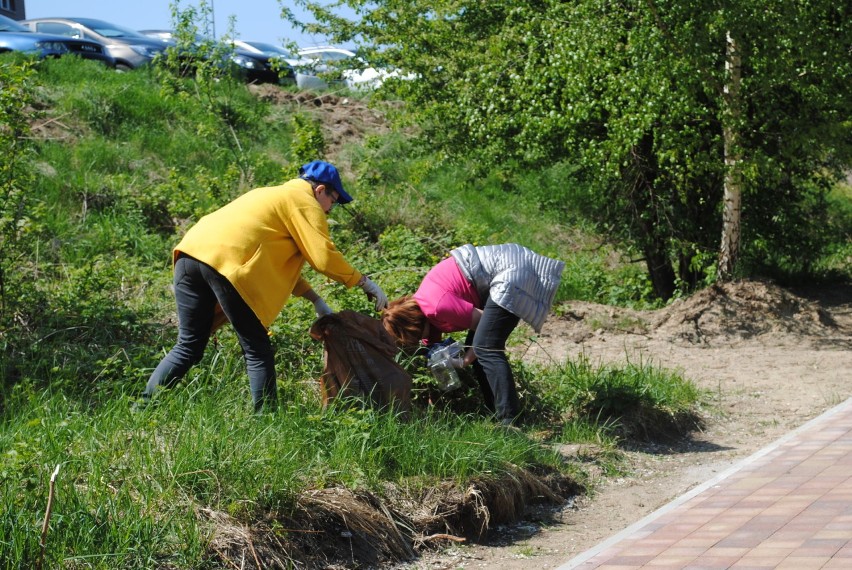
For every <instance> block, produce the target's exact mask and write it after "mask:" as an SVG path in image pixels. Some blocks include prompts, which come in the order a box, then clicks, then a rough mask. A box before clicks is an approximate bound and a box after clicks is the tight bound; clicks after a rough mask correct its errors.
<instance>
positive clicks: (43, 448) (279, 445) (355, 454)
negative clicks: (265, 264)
mask: <svg viewBox="0 0 852 570" xmlns="http://www.w3.org/2000/svg"><path fill="white" fill-rule="evenodd" d="M225 360H226V361H225V362H221V361H220V362H218V363H216V364H219V365H220V367H219V368H214V369H211V370H204V371H202V370H199V371H197V375H196V376H195V377H194V378H193V379H191V380H190V381H189V382H186V383H185V384H183V385H181V386H180V387H178V388H175V389H173V390H171V391H169V392H168V393H164V394H162V397H160V398H159V399H158V400H156V403H155V404H154V405H151V406H149V407H147V408H145V409H143V410H142V411H138V412H131V406H130V404H131V402H132V398H130V397H127V396H121V395H117V394H115V393H114V392H113V393H109V394H107V393H106V392H105V393H104V394H103V395H102V396H92V397H90V398H87V399H76V400H75V399H71V398H69V397H68V396H66V395H65V394H64V393H62V392H58V391H53V390H46V391H43V392H40V393H35V392H31V391H26V390H19V391H17V392H16V394H15V396H14V397H13V401H11V402H9V406H8V407H7V411H6V413H5V414H4V417H3V429H2V431H0V447H2V449H4V450H6V451H5V452H4V454H3V456H2V461H0V487H2V497H3V503H2V510H0V529H2V533H0V534H2V536H3V537H5V538H4V539H3V540H2V541H0V559H2V560H4V561H5V562H6V563H7V564H9V565H10V566H9V567H25V566H30V565H32V564H33V562H34V558H33V557H34V556H35V553H37V552H38V551H39V549H38V547H37V537H38V535H39V528H40V524H41V521H42V516H43V512H44V508H45V505H46V496H47V495H46V493H47V488H48V486H47V480H48V477H49V476H50V473H51V472H52V471H53V469H54V467H55V466H56V465H59V466H60V470H59V476H58V478H57V487H56V502H55V504H54V508H53V517H52V523H51V529H50V535H49V539H48V546H49V547H48V561H50V563H49V564H47V567H57V566H61V565H67V564H69V563H71V562H72V561H73V560H74V559H75V556H78V555H80V556H82V555H85V557H86V560H87V563H89V564H91V565H92V567H95V568H114V567H117V566H120V567H132V568H144V567H150V565H151V564H153V563H154V561H156V560H163V559H169V560H170V561H171V563H173V564H176V565H177V566H178V567H192V566H194V565H196V564H198V563H199V561H200V557H201V556H202V554H203V552H204V549H205V541H204V537H205V536H206V535H207V533H208V531H209V529H207V528H204V526H203V523H201V522H199V519H198V518H197V517H196V516H195V514H194V513H195V509H196V508H200V507H206V508H210V509H213V510H217V511H224V512H227V513H229V514H230V515H232V516H235V517H237V519H238V520H241V521H244V522H250V521H252V520H255V519H257V518H261V517H262V516H263V513H267V512H280V511H286V510H287V509H288V508H290V507H291V506H292V504H293V502H294V500H295V497H296V495H297V494H298V493H299V492H302V491H304V490H306V489H314V488H324V487H327V486H333V485H341V486H346V487H350V488H353V489H363V488H366V489H370V490H373V491H380V490H381V485H382V484H383V483H385V482H392V483H396V484H399V485H400V486H409V487H412V488H413V489H416V488H423V487H429V486H432V485H434V484H435V483H436V482H437V481H440V480H446V479H451V480H458V481H466V480H469V479H470V478H473V477H478V476H482V475H483V474H486V473H487V474H491V475H494V476H497V475H499V474H500V473H501V472H506V471H507V470H509V469H510V467H521V468H523V467H527V466H531V465H550V466H552V467H555V466H556V465H558V459H557V457H556V455H555V454H554V453H553V452H552V451H548V450H547V449H546V448H545V447H542V446H541V445H539V444H538V443H536V442H534V441H532V440H530V439H528V438H527V437H524V436H523V435H521V434H505V433H498V432H497V430H498V428H497V427H495V426H494V425H492V424H491V423H490V422H488V421H485V420H483V419H472V418H469V417H456V416H451V415H443V414H434V413H429V412H423V413H421V414H420V415H419V416H418V417H417V419H416V421H410V422H400V420H399V418H398V417H395V416H393V415H392V414H384V413H377V412H374V411H370V410H364V409H362V408H361V407H360V406H347V405H345V404H341V405H339V406H336V407H334V408H333V409H330V410H327V411H325V412H323V411H321V410H320V409H319V407H318V406H317V404H316V402H314V403H313V404H311V403H305V402H293V403H291V404H289V405H286V404H285V405H284V406H283V407H282V408H281V409H280V410H278V411H277V412H275V413H271V414H266V415H260V416H258V415H255V414H254V413H252V412H251V411H250V409H249V406H248V405H247V390H246V387H245V386H244V385H243V384H244V380H243V379H242V378H241V377H240V374H239V372H238V370H237V369H238V368H239V367H240V365H241V363H240V362H238V361H230V362H228V361H227V359H225ZM222 367H223V368H224V370H223V369H222ZM178 553H179V559H177V560H176V559H174V556H175V555H177V554H178ZM78 562H79V561H78Z"/></svg>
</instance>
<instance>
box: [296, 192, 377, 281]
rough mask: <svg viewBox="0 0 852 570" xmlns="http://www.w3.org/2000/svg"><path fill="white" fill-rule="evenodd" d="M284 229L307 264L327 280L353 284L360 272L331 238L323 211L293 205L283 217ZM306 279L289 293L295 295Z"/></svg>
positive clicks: (301, 279)
mask: <svg viewBox="0 0 852 570" xmlns="http://www.w3.org/2000/svg"><path fill="white" fill-rule="evenodd" d="M285 224H286V226H287V229H288V230H289V232H290V236H291V237H292V239H293V241H295V242H296V246H297V247H298V248H299V251H300V252H301V253H302V255H303V256H304V257H305V261H307V262H308V264H309V265H310V266H311V267H313V268H314V269H316V270H317V271H319V272H320V273H322V274H323V275H325V276H326V277H329V278H330V279H334V280H335V281H337V282H338V283H342V284H344V285H346V286H347V287H353V286H355V285H356V284H357V283H358V281H359V280H360V279H361V272H360V271H358V270H357V269H355V268H354V267H352V266H351V265H350V264H349V262H348V261H346V259H345V258H344V257H343V254H342V253H340V252H339V251H338V250H337V248H336V247H335V245H334V243H333V242H332V241H331V237H330V236H329V233H328V221H327V220H326V218H325V212H323V211H322V208H319V207H316V208H314V207H306V206H302V207H297V208H294V209H293V212H292V215H290V216H288V217H287V219H286V220H285ZM306 283H307V282H305V281H304V279H303V278H300V279H299V282H297V283H296V287H295V289H294V290H293V293H294V294H296V295H298V294H299V292H304V291H305V290H306V289H300V288H302V287H304V286H305V285H306Z"/></svg>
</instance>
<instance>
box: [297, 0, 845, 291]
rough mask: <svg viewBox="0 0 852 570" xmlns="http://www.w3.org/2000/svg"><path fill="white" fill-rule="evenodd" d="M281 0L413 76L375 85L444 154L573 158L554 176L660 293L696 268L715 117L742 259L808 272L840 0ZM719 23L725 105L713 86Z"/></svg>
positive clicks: (718, 169) (711, 202)
mask: <svg viewBox="0 0 852 570" xmlns="http://www.w3.org/2000/svg"><path fill="white" fill-rule="evenodd" d="M296 3H297V4H301V5H304V6H307V7H308V8H310V9H311V10H312V11H313V13H314V16H315V17H316V20H317V24H316V25H314V26H313V27H311V26H308V29H314V31H320V30H322V31H325V32H328V31H331V32H333V33H334V39H335V40H337V41H356V42H360V43H361V44H362V45H363V46H364V47H363V48H362V53H363V54H364V55H365V57H366V59H368V60H371V61H380V62H385V63H388V64H392V65H394V66H396V67H398V68H399V69H401V70H402V71H403V72H404V73H405V74H408V73H411V74H414V75H416V77H417V80H415V81H397V82H395V83H394V82H391V83H390V84H389V85H388V89H394V90H395V93H396V95H397V96H400V97H403V98H404V99H405V100H406V101H408V102H409V103H410V105H409V107H408V109H409V111H411V115H410V116H411V117H412V118H413V119H414V120H416V121H417V122H418V123H419V125H420V126H421V127H422V129H423V131H422V132H423V134H424V138H425V140H427V141H428V142H430V143H431V144H432V145H434V146H435V147H437V148H440V149H441V150H442V151H444V152H446V153H447V154H448V155H450V156H454V157H457V158H460V159H468V158H470V157H471V156H473V157H475V159H476V162H477V164H478V165H479V166H480V167H481V168H483V169H485V168H495V167H500V166H501V165H503V166H505V165H511V166H512V167H515V166H516V165H519V166H521V167H526V168H541V166H542V165H551V164H555V163H559V162H571V163H573V164H576V165H577V166H579V170H578V176H577V180H575V181H572V182H573V183H566V184H565V185H564V188H556V189H554V191H555V192H562V193H563V194H564V195H566V196H569V195H570V196H571V197H572V198H574V199H575V200H577V199H580V201H581V203H582V204H583V205H584V206H585V208H586V209H587V213H588V214H589V215H591V216H593V217H594V218H595V219H597V220H599V221H603V222H604V223H605V224H606V225H607V227H608V228H609V229H610V230H611V233H612V235H614V236H617V237H619V238H621V239H624V240H626V241H628V242H629V243H632V244H634V245H636V246H637V247H639V248H640V249H641V250H642V251H643V253H644V256H645V259H646V262H647V264H648V268H649V273H650V276H651V278H652V282H653V284H654V288H655V290H656V292H657V294H658V295H659V296H661V297H663V298H668V297H670V296H671V295H673V294H674V293H675V291H676V288H677V287H678V286H680V287H682V288H685V289H690V288H692V287H694V286H696V285H698V284H700V283H701V282H702V281H703V280H706V279H712V276H713V270H714V263H715V258H716V251H717V248H718V242H719V235H720V231H721V223H722V219H721V198H722V187H723V182H724V178H725V174H726V172H725V163H724V153H725V149H724V142H723V137H722V134H723V128H724V127H729V128H730V129H733V131H735V132H736V133H737V135H738V136H737V137H736V140H737V141H738V145H739V146H738V148H736V149H732V151H733V152H735V153H736V155H737V156H739V157H741V161H740V162H739V163H738V170H739V172H738V174H739V179H740V180H741V181H742V185H743V188H744V191H743V192H744V198H743V235H744V239H745V242H746V243H744V245H743V247H742V248H741V250H742V251H743V257H744V259H745V261H746V262H747V263H746V264H745V268H746V269H751V270H756V269H758V268H760V267H761V266H763V267H766V266H769V267H775V268H776V269H783V270H787V271H791V272H800V271H807V270H808V269H809V266H808V263H809V262H808V260H809V259H813V258H815V257H816V254H817V253H818V252H819V251H820V249H821V248H822V247H823V246H824V245H825V243H826V239H825V236H824V235H823V232H822V228H824V227H825V220H826V216H827V215H828V214H827V211H826V208H825V201H824V195H825V192H826V191H827V189H828V188H829V187H830V186H831V184H832V183H833V181H835V180H837V179H838V177H839V176H840V174H841V173H842V172H843V169H844V168H846V167H848V165H849V164H850V140H852V137H850V127H852V124H850V121H849V116H850V110H852V109H850V107H852V99H850V97H849V95H848V91H849V77H850V76H852V57H850V46H852V8H850V5H849V4H848V3H837V2H831V1H829V0H801V1H795V2H782V3H775V4H772V5H768V4H767V3H766V2H762V1H756V0H734V1H730V2H723V1H719V0H716V1H712V2H710V3H708V2H706V1H683V0H678V1H673V0H620V1H613V0H580V1H577V2H561V1H557V0H536V1H529V2H519V1H517V0H493V1H488V2H484V1H480V0H429V1H425V0H379V1H373V0H370V1H367V0H341V1H340V2H338V3H337V4H336V5H337V6H339V5H347V6H349V7H350V8H353V9H354V10H355V11H356V13H357V15H358V17H359V18H358V20H357V21H352V22H350V21H346V20H344V19H342V18H340V17H337V16H335V15H334V8H335V5H331V6H328V7H320V6H317V5H316V4H315V3H313V2H308V1H305V0H297V2H296ZM285 16H286V14H285ZM291 17H292V16H291ZM728 36H731V37H734V38H736V40H737V45H738V49H739V51H740V53H741V55H742V78H743V79H742V86H741V91H740V97H741V101H743V108H742V109H741V111H742V112H741V113H740V114H739V115H734V114H732V113H731V109H730V106H729V105H726V99H725V95H726V90H727V89H728V88H729V84H728V80H729V76H728V74H727V72H726V68H725V53H726V51H725V50H726V38H727V37H728ZM578 188H580V189H581V190H578ZM757 244H762V245H761V246H760V247H757Z"/></svg>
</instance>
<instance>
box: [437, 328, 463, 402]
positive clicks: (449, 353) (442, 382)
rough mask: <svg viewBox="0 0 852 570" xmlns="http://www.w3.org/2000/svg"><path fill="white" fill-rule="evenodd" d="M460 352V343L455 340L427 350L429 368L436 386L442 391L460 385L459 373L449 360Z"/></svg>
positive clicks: (448, 390) (453, 388)
mask: <svg viewBox="0 0 852 570" xmlns="http://www.w3.org/2000/svg"><path fill="white" fill-rule="evenodd" d="M448 340H449V339H448ZM460 354H461V345H460V344H459V343H458V342H457V341H451V342H446V343H443V344H438V345H435V346H434V347H433V348H432V350H430V351H429V370H430V372H432V377H433V378H435V381H436V382H437V383H438V387H439V388H440V389H441V390H443V391H444V392H450V391H452V390H455V389H456V388H458V387H459V386H461V380H459V374H458V372H456V369H455V367H454V366H453V364H452V362H451V359H453V358H456V357H458V356H459V355H460Z"/></svg>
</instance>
